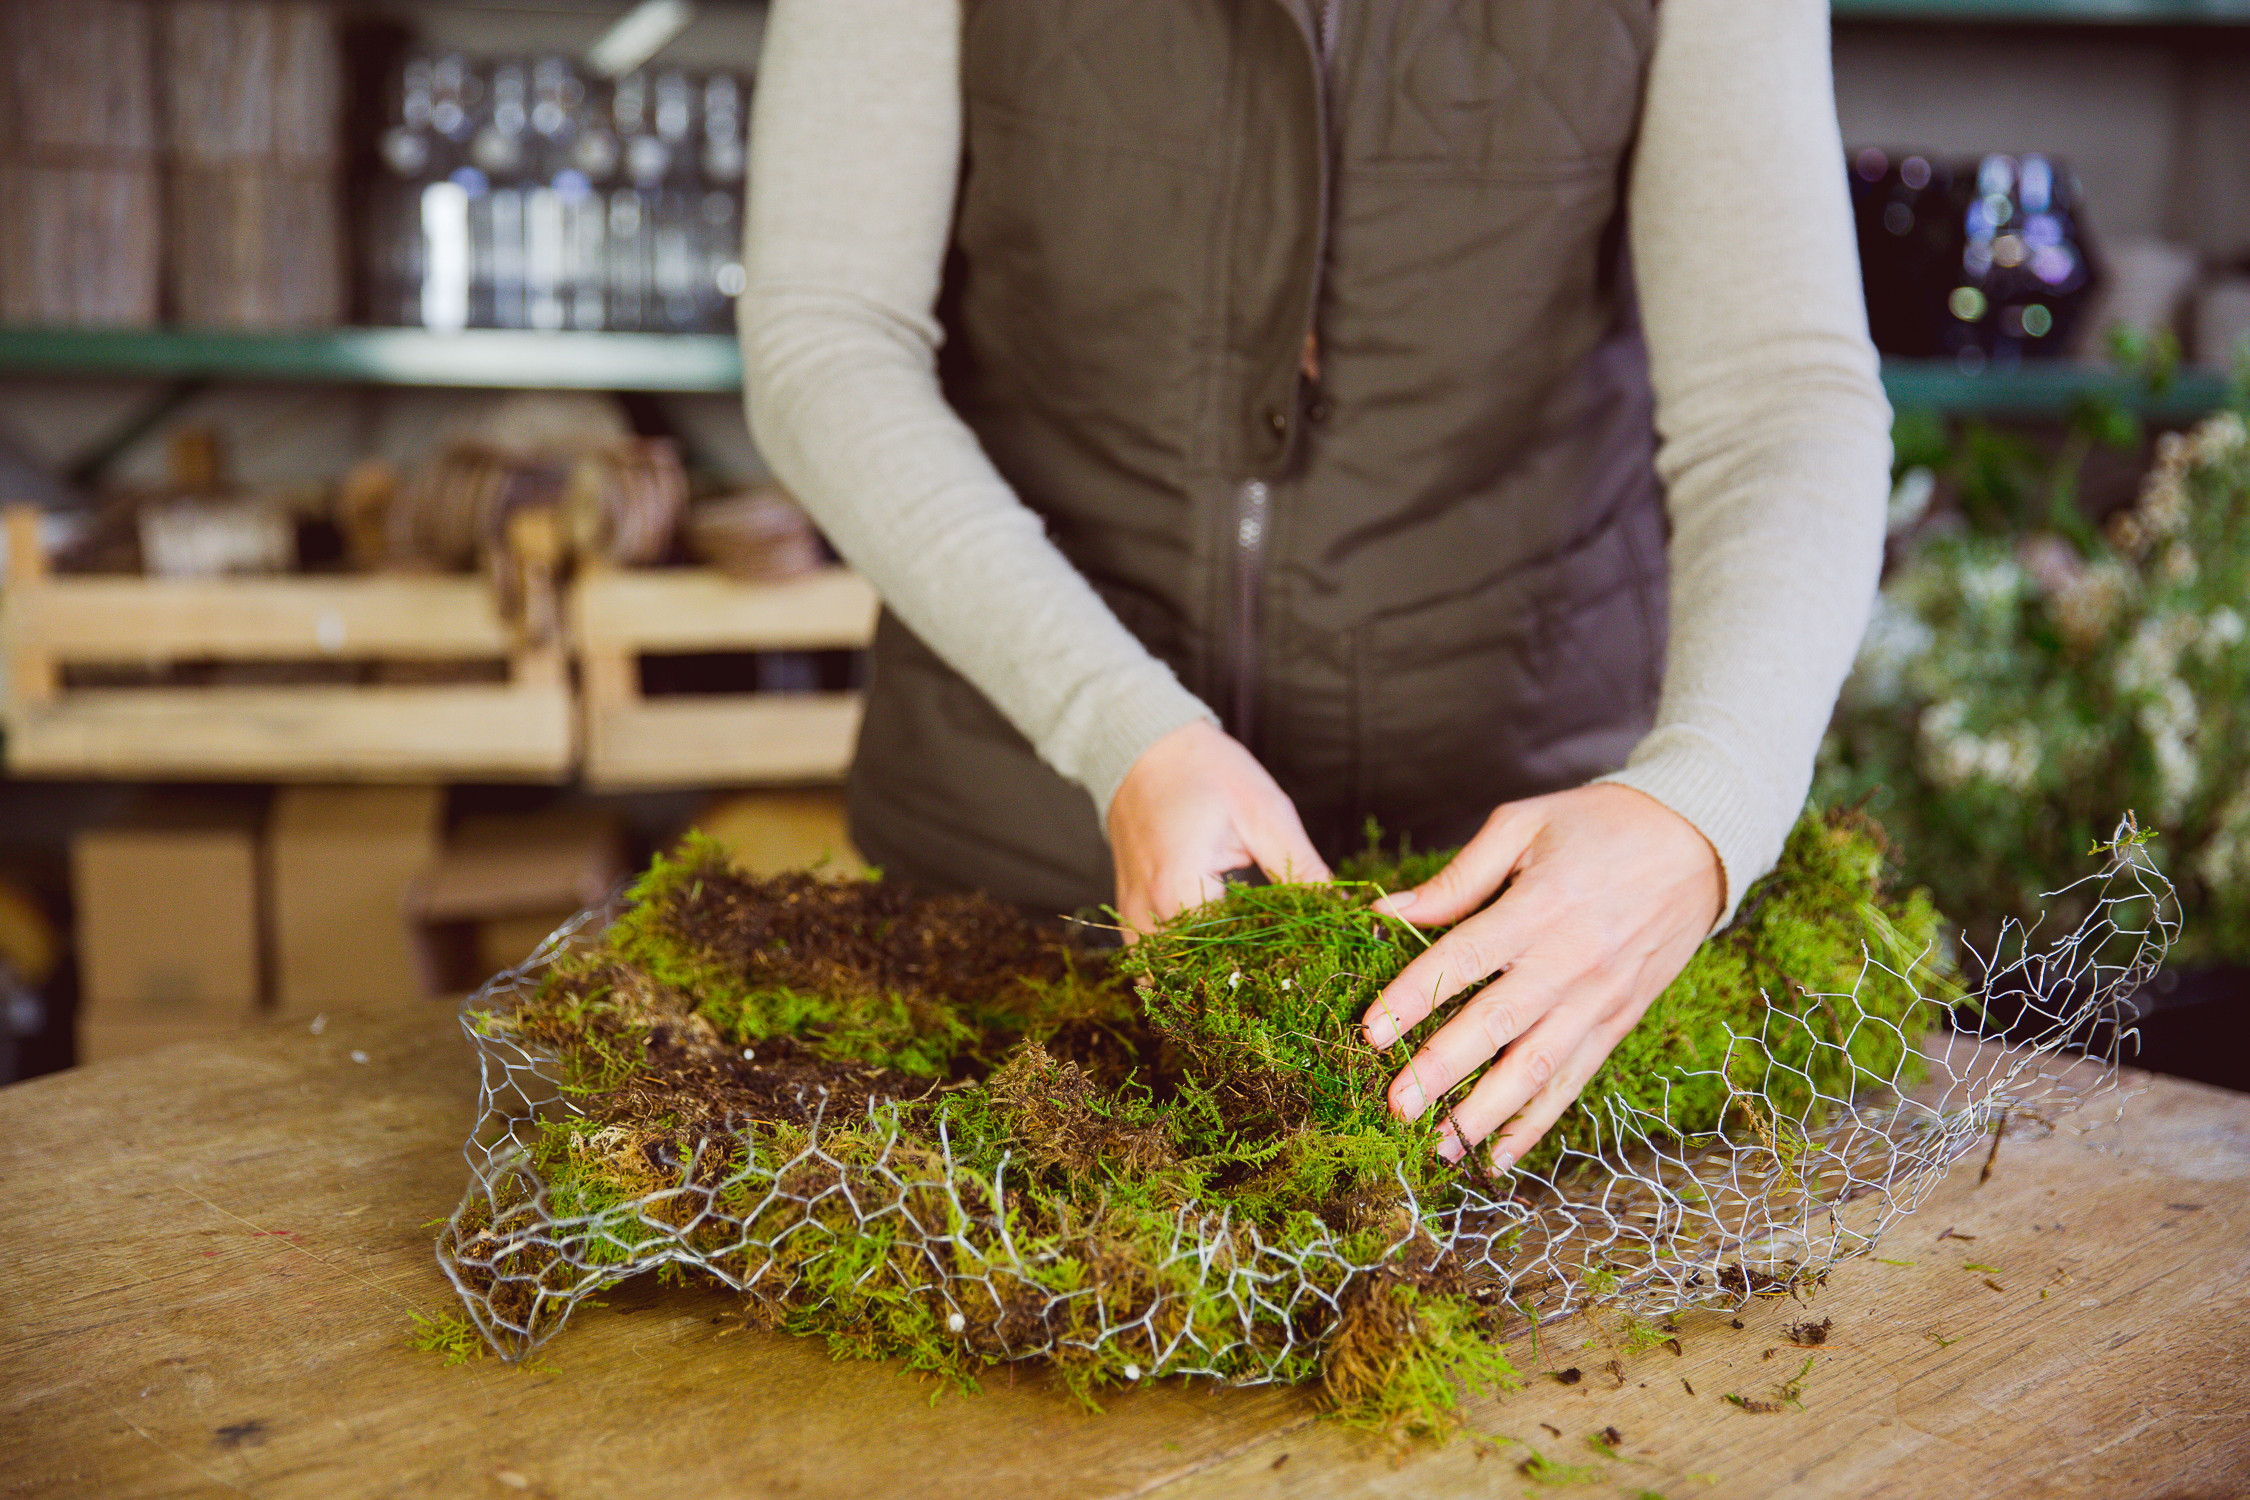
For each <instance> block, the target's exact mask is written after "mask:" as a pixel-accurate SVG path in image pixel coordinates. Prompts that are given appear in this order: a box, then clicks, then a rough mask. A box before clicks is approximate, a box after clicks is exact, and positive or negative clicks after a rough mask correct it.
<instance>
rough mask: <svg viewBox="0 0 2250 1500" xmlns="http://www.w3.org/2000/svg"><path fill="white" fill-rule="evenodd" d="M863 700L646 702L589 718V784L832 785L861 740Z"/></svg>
mask: <svg viewBox="0 0 2250 1500" xmlns="http://www.w3.org/2000/svg"><path fill="white" fill-rule="evenodd" d="M859 717H860V698H859V695H858V694H857V693H754V694H745V695H741V696H733V695H729V696H726V697H713V698H697V697H684V696H683V697H678V698H644V699H640V700H638V701H637V702H636V703H635V704H633V705H631V706H625V707H619V708H614V709H611V710H609V711H606V712H589V714H588V716H587V725H586V772H585V775H586V782H587V784H588V785H589V786H597V787H658V786H714V785H736V784H747V783H754V782H761V781H833V780H835V779H836V778H837V777H840V776H841V775H843V773H844V768H845V766H847V765H849V764H850V762H851V756H852V745H853V743H854V741H856V740H857V739H858V737H859Z"/></svg>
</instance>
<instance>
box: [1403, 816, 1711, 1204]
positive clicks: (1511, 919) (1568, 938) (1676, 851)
mask: <svg viewBox="0 0 2250 1500" xmlns="http://www.w3.org/2000/svg"><path fill="white" fill-rule="evenodd" d="M1495 891H1498V892H1500V897H1499V899H1498V900H1497V901H1493V902H1492V904H1491V905H1489V906H1485V904H1484V903H1485V902H1486V901H1487V900H1488V899H1489V898H1490V897H1491V896H1492V894H1493V893H1494V892H1495ZM1725 892H1726V881H1725V876H1724V873H1723V872H1722V870H1721V868H1720V865H1719V856H1718V854H1717V852H1716V851H1715V850H1713V848H1712V847H1711V845H1710V843H1709V841H1707V840H1706V839H1705V838H1704V837H1703V835H1702V834H1701V833H1699V832H1697V831H1696V829H1695V826H1694V825H1693V824H1691V823H1689V822H1688V821H1687V819H1685V818H1683V817H1681V816H1680V815H1679V814H1678V813H1676V812H1673V811H1672V810H1671V809H1670V808H1668V807H1666V806H1664V805H1663V804H1662V803H1660V802H1658V801H1656V800H1655V799H1654V798H1652V797H1649V796H1647V795H1645V794H1644V793H1641V792H1637V791H1634V790H1633V789H1632V788H1630V787H1623V786H1618V785H1615V784H1613V783H1606V782H1605V783H1601V784H1598V785H1594V786H1584V787H1579V788H1576V789H1575V790H1572V791H1567V792H1555V793H1553V794H1551V795H1548V796H1545V797H1531V798H1527V799H1525V800H1524V801H1521V802H1510V803H1506V804H1504V805H1503V806H1501V807H1500V808H1499V809H1498V810H1497V811H1495V812H1494V813H1493V814H1492V816H1491V817H1490V818H1488V819H1486V820H1485V825H1484V827H1483V828H1482V829H1480V830H1478V832H1477V835H1476V837H1475V838H1472V839H1471V840H1469V842H1468V843H1467V844H1465V845H1464V846H1462V849H1461V852H1460V853H1459V854H1456V855H1455V856H1454V857H1453V860H1452V862H1451V863H1450V864H1448V865H1447V866H1446V867H1445V868H1444V869H1443V870H1440V871H1439V872H1438V873H1437V874H1436V875H1434V876H1432V877H1431V878H1430V879H1429V880H1428V881H1426V882H1424V883H1423V884H1422V885H1420V886H1418V887H1416V888H1415V889H1414V890H1411V891H1402V892H1400V893H1399V894H1397V895H1395V896H1391V897H1388V898H1386V899H1385V900H1384V901H1381V902H1378V903H1377V904H1376V909H1377V910H1379V911H1388V912H1391V913H1393V914H1394V915H1397V916H1400V917H1403V918H1405V919H1406V920H1408V921H1411V922H1413V923H1414V924H1415V925H1416V926H1422V927H1431V926H1443V925H1444V924H1446V923H1449V922H1458V923H1460V925H1459V926H1457V927H1455V928H1454V929H1453V930H1452V931H1451V932H1448V933H1446V934H1445V935H1444V936H1443V937H1441V938H1439V939H1438V940H1437V941H1436V942H1434V943H1432V944H1431V945H1430V947H1429V948H1428V949H1427V950H1426V951H1425V952H1423V953H1422V954H1421V955H1420V956H1419V957H1417V958H1416V959H1415V960H1414V961H1413V962H1412V963H1410V964H1408V965H1407V966H1406V968H1405V969H1404V970H1403V971H1401V972H1400V974H1399V975H1398V977H1397V978H1395V979H1393V980H1392V981H1391V982H1390V984H1389V985H1388V986H1386V987H1385V988H1384V990H1383V993H1382V994H1381V995H1379V996H1377V997H1376V1000H1375V1003H1374V1004H1373V1005H1372V1006H1370V1007H1368V1010H1367V1013H1366V1015H1365V1016H1364V1017H1363V1018H1362V1020H1363V1024H1364V1025H1365V1026H1366V1029H1367V1039H1368V1040H1369V1041H1370V1042H1372V1043H1374V1044H1375V1045H1376V1046H1378V1047H1388V1046H1390V1045H1391V1044H1393V1043H1394V1042H1396V1041H1397V1040H1398V1038H1399V1037H1400V1036H1402V1035H1404V1034H1405V1032H1406V1031H1407V1030H1408V1028H1410V1027H1412V1026H1413V1025H1414V1024H1415V1023H1416V1022H1418V1021H1420V1020H1422V1019H1423V1018H1424V1017H1426V1016H1428V1015H1429V1014H1430V1012H1431V1011H1433V1010H1435V1009H1436V1008H1437V1007H1438V1006H1439V1005H1442V1004H1444V1003H1445V1001H1447V1000H1448V999H1450V998H1451V997H1453V996H1454V995H1457V994H1459V993H1460V992H1461V991H1463V990H1465V989H1468V988H1470V987H1472V986H1474V985H1476V984H1477V983H1479V982H1480V981H1482V980H1484V979H1485V978H1486V977H1487V976H1490V975H1498V976H1499V977H1498V978H1495V979H1494V980H1493V981H1492V983H1490V984H1488V985H1486V986H1485V987H1484V989H1483V990H1482V991H1480V992H1479V993H1477V994H1476V995H1474V996H1472V997H1470V999H1469V1000H1468V1001H1467V1002H1466V1003H1465V1004H1463V1005H1462V1007H1461V1009H1460V1011H1459V1013H1458V1014H1456V1015H1455V1016H1454V1017H1453V1019H1452V1020H1450V1021H1449V1022H1447V1023H1446V1024H1445V1025H1444V1026H1442V1027H1440V1028H1439V1029H1438V1031H1437V1033H1436V1034H1435V1035H1434V1036H1432V1037H1430V1039H1429V1040H1428V1041H1427V1042H1425V1043H1424V1044H1423V1045H1422V1048H1421V1050H1420V1051H1419V1052H1417V1053H1416V1054H1415V1055H1414V1059H1413V1061H1412V1062H1411V1063H1409V1064H1408V1065H1407V1068H1406V1071H1404V1072H1402V1073H1400V1074H1399V1075H1398V1077H1397V1078H1395V1079H1393V1080H1392V1082H1391V1088H1390V1101H1391V1108H1392V1110H1393V1111H1394V1112H1395V1113H1397V1114H1398V1115H1399V1117H1400V1118H1402V1119H1408V1120H1412V1119H1415V1118H1417V1117H1419V1116H1420V1115H1421V1114H1422V1113H1423V1111H1424V1110H1426V1109H1427V1108H1429V1106H1430V1104H1431V1103H1432V1102H1433V1101H1436V1100H1439V1099H1442V1098H1443V1097H1444V1096H1445V1094H1446V1093H1447V1092H1448V1091H1450V1090H1451V1089H1452V1088H1453V1087H1454V1085H1456V1084H1458V1083H1459V1082H1461V1080H1462V1079H1464V1078H1467V1077H1468V1076H1469V1075H1470V1074H1472V1073H1474V1072H1475V1071H1476V1070H1477V1069H1478V1068H1480V1067H1482V1066H1483V1065H1484V1063H1485V1062H1486V1060H1487V1059H1489V1058H1491V1057H1493V1056H1495V1055H1496V1054H1497V1055H1500V1061H1499V1063H1498V1064H1497V1065H1496V1066H1494V1067H1493V1068H1492V1069H1491V1070H1490V1071H1488V1072H1487V1073H1486V1074H1485V1075H1484V1077H1483V1078H1482V1079H1480V1080H1479V1081H1478V1083H1477V1085H1476V1087H1475V1088H1473V1089H1471V1090H1470V1091H1469V1093H1468V1094H1467V1096H1466V1097H1464V1098H1461V1099H1459V1100H1456V1101H1455V1102H1454V1103H1453V1105H1452V1107H1451V1111H1450V1113H1449V1114H1448V1115H1447V1116H1446V1118H1445V1119H1444V1121H1443V1122H1441V1125H1442V1129H1443V1131H1444V1141H1443V1143H1442V1144H1441V1146H1440V1147H1439V1152H1440V1154H1441V1155H1443V1156H1444V1157H1445V1159H1446V1160H1447V1161H1459V1160H1460V1159H1461V1158H1462V1157H1463V1156H1465V1155H1467V1154H1468V1151H1469V1148H1470V1147H1472V1146H1474V1145H1476V1144H1477V1143H1478V1142H1479V1141H1481V1140H1483V1139H1484V1138H1485V1137H1486V1136H1487V1135H1489V1134H1491V1133H1492V1132H1493V1131H1494V1130H1496V1129H1497V1130H1499V1131H1500V1138H1499V1140H1498V1141H1497V1142H1496V1143H1495V1144H1494V1146H1493V1148H1492V1163H1493V1166H1494V1168H1495V1169H1496V1170H1500V1171H1506V1170H1507V1169H1508V1168H1509V1167H1510V1166H1512V1165H1513V1164H1514V1163H1515V1162H1517V1161H1519V1160H1521V1159H1522V1157H1523V1154H1524V1152H1526V1151H1528V1150H1530V1149H1531V1147H1532V1145H1533V1144H1534V1143H1535V1142H1537V1141H1538V1139H1539V1138H1540V1137H1541V1136H1542V1135H1544V1134H1546V1132H1547V1128H1548V1127H1549V1126H1551V1125H1553V1124H1554V1123H1555V1120H1556V1119H1557V1118H1558V1117H1559V1116H1560V1115H1561V1114H1562V1112H1563V1111H1564V1110H1565V1109H1567V1108H1568V1107H1569V1106H1570V1103H1571V1101H1572V1100H1573V1099H1576V1098H1577V1097H1578V1091H1579V1090H1580V1089H1582V1088H1584V1087H1585V1086H1586V1084H1587V1081H1588V1080H1589V1079H1591V1078H1592V1077H1593V1076H1594V1071H1595V1070H1596V1069H1597V1068H1599V1067H1600V1066H1601V1064H1602V1060H1603V1059H1604V1058H1606V1057H1608V1056H1609V1054H1610V1050H1611V1049H1612V1048H1614V1047H1615V1046H1616V1045H1617V1044H1618V1042H1619V1041H1620V1040H1622V1039H1623V1038H1624V1036H1625V1033H1626V1032H1628V1031H1630V1030H1632V1028H1633V1024H1634V1023H1635V1022H1636V1021H1638V1020H1640V1018H1641V1016H1642V1015H1643V1014H1644V1013H1645V1012H1646V1011H1647V1010H1648V1007H1649V1004H1650V1002H1652V1001H1653V1000H1655V998H1656V997H1657V995H1658V994H1660V993H1662V991H1663V989H1664V987H1665V986H1666V985H1667V984H1670V983H1671V982H1672V980H1673V978H1674V977H1675V976H1677V975H1678V974H1679V972H1680V970H1681V969H1683V968H1685V967H1686V966H1687V961H1688V959H1689V958H1691V957H1692V956H1694V953H1695V950H1696V947H1697V945H1698V944H1700V943H1701V942H1702V941H1703V939H1704V936H1705V935H1706V934H1707V933H1709V932H1710V930H1711V925H1712V923H1713V922H1715V921H1717V920H1718V915H1719V912H1720V910H1721V906H1722V903H1723V901H1724V898H1725ZM1480 906H1481V907H1483V908H1484V909H1483V910H1481V911H1478V910H1477V908H1479V907H1480ZM1471 912H1475V915H1474V916H1471V915H1470V913H1471ZM1464 917H1466V918H1467V920H1466V921H1463V920H1462V919H1463V918H1464ZM1502 1049H1505V1052H1504V1053H1503V1050H1502Z"/></svg>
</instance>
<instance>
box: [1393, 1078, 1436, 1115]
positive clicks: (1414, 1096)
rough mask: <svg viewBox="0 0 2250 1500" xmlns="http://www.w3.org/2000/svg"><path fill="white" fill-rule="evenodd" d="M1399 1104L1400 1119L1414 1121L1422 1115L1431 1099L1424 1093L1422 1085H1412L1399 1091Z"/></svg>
mask: <svg viewBox="0 0 2250 1500" xmlns="http://www.w3.org/2000/svg"><path fill="white" fill-rule="evenodd" d="M1397 1102H1398V1114H1399V1118H1400V1119H1402V1120H1412V1119H1415V1118H1417V1117H1419V1116H1420V1115H1421V1113H1422V1107H1423V1106H1424V1105H1426V1104H1428V1103H1429V1102H1430V1101H1429V1097H1428V1096H1427V1095H1425V1094H1424V1093H1423V1092H1422V1085H1420V1084H1418V1083H1410V1084H1408V1085H1406V1087H1404V1088H1402V1089H1400V1090H1399V1091H1398V1101H1397Z"/></svg>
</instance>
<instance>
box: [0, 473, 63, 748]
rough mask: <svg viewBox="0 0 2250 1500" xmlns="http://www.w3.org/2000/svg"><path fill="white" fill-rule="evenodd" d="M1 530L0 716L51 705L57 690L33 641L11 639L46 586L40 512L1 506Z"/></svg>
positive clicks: (54, 675)
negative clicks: (28, 604)
mask: <svg viewBox="0 0 2250 1500" xmlns="http://www.w3.org/2000/svg"><path fill="white" fill-rule="evenodd" d="M0 527H5V528H6V539H7V547H8V570H7V581H6V586H5V587H0V657H4V658H5V659H4V660H0V712H4V711H6V710H9V709H17V708H28V707H30V706H32V705H34V704H40V703H46V702H49V701H51V700H52V699H53V698H54V696H55V693H56V692H57V691H58V690H59V689H60V687H61V685H62V674H61V673H60V672H59V671H58V670H57V668H56V666H55V659H54V657H53V656H51V655H49V654H48V653H47V652H46V651H44V650H41V649H40V648H39V647H38V646H37V645H36V644H34V643H32V642H28V641H25V642H18V641H17V640H16V633H17V626H16V620H17V618H18V615H19V613H20V611H21V610H22V607H23V601H24V600H25V599H27V598H29V597H30V596H31V595H32V594H33V593H35V592H36V591H38V590H39V589H41V588H44V587H45V580H46V577H47V554H46V551H45V549H44V547H43V546H42V545H41V543H40V539H39V512H38V511H37V510H36V509H35V508H33V507H32V506H29V505H8V506H4V507H0Z"/></svg>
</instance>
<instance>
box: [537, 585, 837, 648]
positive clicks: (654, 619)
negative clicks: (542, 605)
mask: <svg viewBox="0 0 2250 1500" xmlns="http://www.w3.org/2000/svg"><path fill="white" fill-rule="evenodd" d="M879 602H880V601H879V600H877V598H876V596H875V591H874V590H873V589H872V588H870V587H868V585H867V583H866V581H865V580H864V579H862V578H860V577H859V576H858V575H857V574H854V573H850V572H846V571H845V570H844V569H842V568H833V569H830V570H828V571H826V572H823V573H818V574H814V575H812V576H811V577H807V578H797V579H791V580H789V581H788V582H786V583H742V582H738V581H737V580H735V579H731V578H728V577H726V576H725V575H724V574H721V573H717V572H713V571H710V570H708V569H701V568H677V569H674V568H667V569H661V570H651V571H647V572H596V573H591V574H589V575H587V576H586V577H584V578H582V579H580V580H579V582H578V585H577V587H576V589H575V590H574V591H573V600H572V623H573V629H574V632H575V634H576V638H577V641H578V644H579V645H580V646H581V647H583V648H586V649H588V650H603V649H610V650H620V649H621V650H626V651H782V650H801V649H816V648H823V647H847V646H864V645H866V644H867V643H868V641H869V640H870V639H872V638H873V636H874V633H875V611H876V608H877V606H878V604H879Z"/></svg>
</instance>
